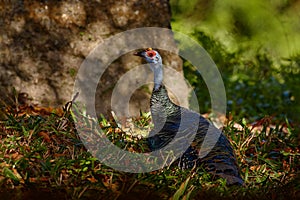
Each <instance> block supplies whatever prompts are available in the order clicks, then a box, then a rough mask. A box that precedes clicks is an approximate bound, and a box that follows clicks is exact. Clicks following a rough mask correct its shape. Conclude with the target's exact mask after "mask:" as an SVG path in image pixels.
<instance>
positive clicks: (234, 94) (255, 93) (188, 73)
mask: <svg viewBox="0 0 300 200" xmlns="http://www.w3.org/2000/svg"><path fill="white" fill-rule="evenodd" d="M192 36H193V37H194V38H195V39H197V41H198V42H199V43H200V44H201V45H202V46H203V48H204V49H206V51H207V52H208V53H209V54H210V56H211V57H212V59H213V60H214V61H215V63H216V64H217V66H218V67H219V69H220V71H221V73H222V77H223V81H224V84H225V88H226V93H227V100H228V101H227V109H228V111H229V112H230V114H231V115H232V116H233V117H234V118H236V119H239V118H241V117H246V118H248V119H250V120H251V121H253V120H257V119H259V118H262V117H264V116H265V115H271V116H276V118H279V119H284V118H285V117H286V116H287V117H289V118H290V119H293V120H297V119H296V118H295V114H294V112H295V109H296V110H299V108H300V105H299V103H298V104H297V103H296V101H295V99H296V98H297V99H299V97H298V96H299V92H298V89H296V85H299V84H300V78H299V76H298V74H295V72H296V73H299V70H291V72H290V73H289V74H287V73H286V70H285V71H283V72H281V70H282V69H286V68H287V67H292V66H290V65H288V64H284V65H283V64H282V65H278V64H277V63H276V62H275V61H274V60H273V59H272V58H271V57H270V56H269V54H268V52H265V51H258V52H257V54H256V56H255V59H251V60H250V59H247V58H245V57H243V56H242V53H241V52H242V50H241V51H237V52H228V51H227V50H226V48H225V47H224V46H223V45H222V44H221V43H220V42H218V41H217V40H214V39H213V38H212V37H210V36H208V35H206V34H205V33H204V32H201V31H199V30H195V32H194V33H193V34H192ZM297 59H298V57H293V58H291V59H289V62H290V63H293V65H295V66H298V64H297V61H298V60H297ZM287 65H288V66H287ZM183 69H184V74H185V77H186V78H187V80H189V83H190V84H191V85H192V86H193V88H194V91H195V93H196V95H197V97H198V100H199V104H200V105H199V106H200V108H201V109H200V110H201V111H202V112H209V109H210V96H209V93H208V91H207V89H206V88H207V87H206V85H205V82H204V81H203V79H202V77H201V74H200V73H198V72H197V71H196V69H195V67H194V66H192V65H191V64H190V63H189V62H187V61H185V62H184V68H183ZM298 102H299V101H298ZM292 108H293V109H292Z"/></svg>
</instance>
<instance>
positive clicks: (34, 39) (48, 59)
mask: <svg viewBox="0 0 300 200" xmlns="http://www.w3.org/2000/svg"><path fill="white" fill-rule="evenodd" d="M8 2H9V3H8ZM0 6H1V7H0V9H1V18H0V26H1V29H0V63H1V64H0V89H1V91H2V96H1V99H2V102H6V103H12V102H14V101H15V98H14V97H13V96H12V88H14V89H15V90H16V91H17V92H18V93H27V94H28V96H29V97H30V98H29V99H32V100H31V101H30V103H33V104H36V103H37V104H40V105H44V106H61V105H63V104H64V103H66V102H67V101H69V100H70V99H72V92H73V86H74V80H75V78H76V74H77V71H78V69H79V67H80V65H81V63H82V62H83V60H84V59H85V58H86V57H87V56H88V54H89V53H90V51H91V50H92V49H93V48H94V47H96V46H97V45H98V44H100V43H101V42H103V40H105V38H108V37H110V36H113V35H114V34H116V33H120V32H122V31H126V30H130V29H133V28H137V27H150V26H151V27H152V26H155V27H165V28H170V19H171V12H170V7H169V2H168V0H151V1H148V0H127V1H115V0H93V1H90V0H78V1H71V0H67V1H60V0H53V1H21V0H15V1H2V2H1V3H0ZM174 46H175V43H174ZM163 55H164V59H165V63H166V64H167V65H169V66H171V67H173V68H175V69H176V70H178V71H182V61H181V59H180V58H179V57H178V56H176V55H174V54H173V55H172V54H168V53H164V54H163ZM140 63H141V59H139V58H137V57H134V56H132V54H126V55H124V56H121V57H120V58H119V59H117V60H116V61H115V62H113V63H112V64H111V66H110V67H109V68H108V69H107V70H106V71H105V75H104V76H103V77H102V79H101V80H100V83H99V85H98V89H97V94H96V99H97V100H96V102H97V103H96V109H97V111H98V112H102V113H106V112H107V111H108V110H110V103H111V100H110V97H111V93H112V89H113V88H114V85H115V84H116V83H117V81H118V79H119V78H120V77H121V76H122V74H124V73H125V72H127V71H128V70H129V69H131V68H132V67H134V66H136V65H138V64H140ZM149 76H150V73H149ZM149 94H150V90H149V89H148V90H146V89H139V90H138V91H136V92H135V93H134V95H133V96H132V98H131V109H132V110H133V112H135V113H136V112H137V111H139V110H140V109H141V110H148V109H149V104H148V101H149V96H150V95H149ZM187 94H188V93H187V91H185V90H183V91H182V95H180V97H178V98H183V99H184V100H183V101H184V102H185V104H186V103H187V99H186V97H187ZM19 103H24V102H19ZM27 103H28V102H27Z"/></svg>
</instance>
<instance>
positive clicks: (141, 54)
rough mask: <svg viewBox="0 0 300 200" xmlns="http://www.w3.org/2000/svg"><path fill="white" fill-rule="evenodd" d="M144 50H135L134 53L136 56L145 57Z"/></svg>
mask: <svg viewBox="0 0 300 200" xmlns="http://www.w3.org/2000/svg"><path fill="white" fill-rule="evenodd" d="M143 53H144V51H139V52H135V53H134V54H133V55H135V56H140V57H144V54H143Z"/></svg>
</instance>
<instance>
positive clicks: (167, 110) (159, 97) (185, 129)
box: [135, 49, 243, 185]
mask: <svg viewBox="0 0 300 200" xmlns="http://www.w3.org/2000/svg"><path fill="white" fill-rule="evenodd" d="M135 55H138V56H141V57H143V58H144V59H145V60H146V61H147V62H148V63H149V64H150V67H151V69H152V70H153V72H154V88H153V91H152V95H151V99H150V109H151V115H152V121H153V123H154V128H153V130H152V131H151V132H150V134H149V137H148V138H147V141H148V145H149V148H150V150H151V151H155V150H159V149H161V148H163V147H165V146H167V145H168V144H169V143H170V142H171V141H172V140H173V139H174V138H175V136H176V137H177V135H179V136H181V137H182V138H183V139H182V140H180V142H181V143H182V145H183V146H184V145H186V144H185V141H186V140H185V139H184V138H185V137H187V138H189V137H193V138H192V139H193V140H192V142H191V143H188V145H189V146H188V147H187V149H186V148H185V152H184V153H183V154H182V156H181V157H180V158H179V159H178V160H177V163H178V166H179V167H180V168H182V169H188V168H193V167H195V166H196V167H197V166H202V167H203V168H204V169H205V170H206V171H208V172H209V173H211V174H212V175H213V176H215V177H221V178H225V179H226V183H227V185H242V184H243V180H242V178H241V176H240V174H239V170H238V166H237V161H236V157H235V154H234V151H233V149H232V147H231V144H230V142H229V140H228V139H227V138H226V136H225V135H224V134H223V133H222V132H221V131H220V130H219V129H217V128H216V127H214V126H213V125H212V124H211V123H210V122H209V121H208V120H206V119H205V118H204V117H202V116H201V115H200V114H198V113H196V112H193V111H191V110H189V109H186V108H183V107H181V106H178V105H176V104H174V103H173V102H172V101H171V100H170V98H169V96H168V92H167V90H166V88H165V86H164V85H163V83H162V79H163V78H162V74H163V73H162V72H163V71H162V70H163V69H162V59H161V57H160V55H159V53H158V52H157V51H155V50H152V49H146V50H143V51H141V52H138V53H136V54H135ZM207 134H210V135H209V136H212V138H215V140H214V142H213V143H211V148H209V151H207V152H205V153H204V154H202V155H203V156H200V155H201V150H202V152H203V149H201V148H203V147H202V146H203V145H202V144H203V142H204V139H205V136H206V135H207Z"/></svg>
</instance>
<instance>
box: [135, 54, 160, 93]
mask: <svg viewBox="0 0 300 200" xmlns="http://www.w3.org/2000/svg"><path fill="white" fill-rule="evenodd" d="M134 55H136V56H140V57H142V58H144V59H145V60H146V62H147V63H149V65H150V68H151V70H152V71H153V73H154V90H155V91H156V90H158V89H159V87H160V86H161V85H162V81H163V67H162V58H161V56H160V55H159V53H158V52H157V51H155V50H148V51H145V50H143V51H140V52H137V53H135V54H134Z"/></svg>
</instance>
